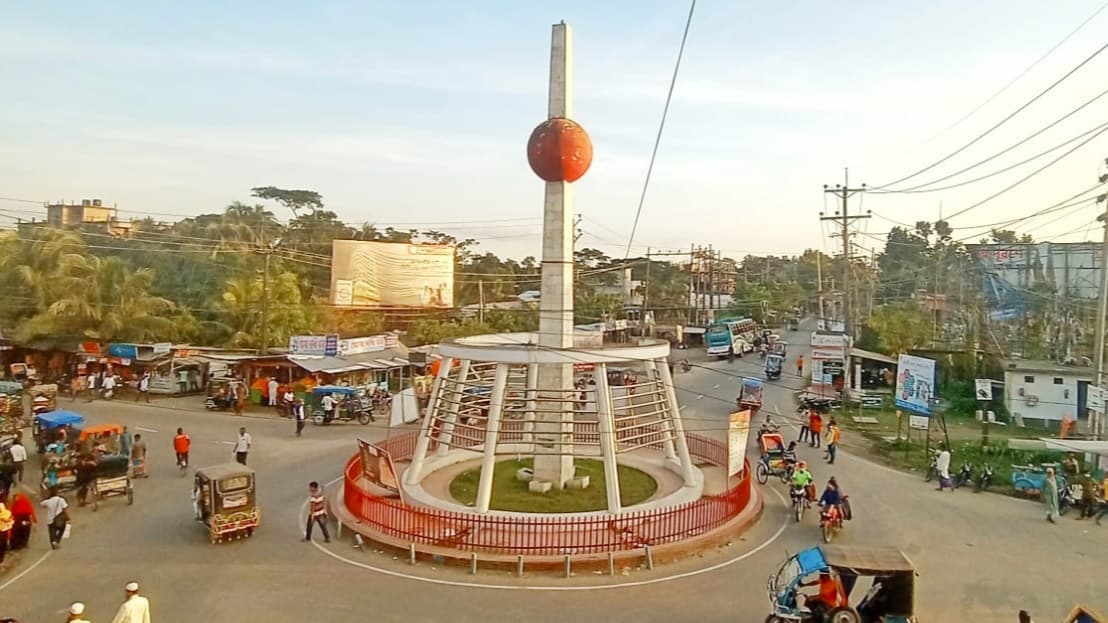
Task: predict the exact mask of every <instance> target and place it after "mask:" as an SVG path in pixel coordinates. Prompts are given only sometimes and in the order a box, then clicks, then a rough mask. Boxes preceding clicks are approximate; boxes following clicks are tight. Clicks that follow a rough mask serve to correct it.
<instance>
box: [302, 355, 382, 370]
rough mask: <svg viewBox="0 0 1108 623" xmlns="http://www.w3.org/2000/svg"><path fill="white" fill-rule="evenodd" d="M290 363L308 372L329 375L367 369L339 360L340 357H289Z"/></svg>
mask: <svg viewBox="0 0 1108 623" xmlns="http://www.w3.org/2000/svg"><path fill="white" fill-rule="evenodd" d="M289 361H291V362H293V363H295V364H296V365H298V366H300V367H301V368H304V369H305V370H307V371H308V372H326V373H327V374H340V373H342V372H352V371H355V370H364V369H365V368H364V367H363V366H361V365H358V364H356V363H351V362H349V361H346V360H345V359H339V358H338V357H293V356H290V357H289Z"/></svg>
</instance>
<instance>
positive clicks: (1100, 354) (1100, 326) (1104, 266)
mask: <svg viewBox="0 0 1108 623" xmlns="http://www.w3.org/2000/svg"><path fill="white" fill-rule="evenodd" d="M1105 163H1108V159H1106V160H1105ZM1100 183H1101V184H1108V174H1105V175H1101V176H1100ZM1106 199H1108V193H1105V194H1102V195H1100V196H1099V197H1097V198H1096V202H1097V203H1103V204H1105V206H1104V209H1105V211H1104V213H1103V214H1101V215H1100V216H1098V217H1097V220H1098V221H1102V222H1103V223H1104V245H1103V247H1102V248H1101V250H1100V302H1099V304H1098V305H1097V312H1096V373H1095V374H1094V375H1093V380H1094V381H1095V382H1096V386H1097V387H1098V388H1100V389H1101V392H1102V396H1103V390H1104V330H1105V326H1104V325H1105V316H1106V315H1108V200H1106ZM1101 409H1102V410H1101V411H1100V412H1094V413H1095V419H1092V421H1091V422H1090V427H1089V428H1091V429H1092V430H1091V432H1092V436H1093V439H1103V438H1104V428H1105V426H1104V420H1105V414H1104V410H1105V407H1104V406H1101Z"/></svg>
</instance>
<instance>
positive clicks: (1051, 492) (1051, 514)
mask: <svg viewBox="0 0 1108 623" xmlns="http://www.w3.org/2000/svg"><path fill="white" fill-rule="evenodd" d="M1043 503H1044V504H1046V520H1047V521H1049V522H1050V523H1055V521H1054V520H1055V518H1057V517H1058V480H1057V479H1056V478H1055V477H1054V468H1053V467H1048V468H1047V469H1046V478H1044V479H1043Z"/></svg>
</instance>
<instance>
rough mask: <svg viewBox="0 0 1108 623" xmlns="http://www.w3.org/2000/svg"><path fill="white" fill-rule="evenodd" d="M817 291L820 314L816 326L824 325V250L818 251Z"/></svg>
mask: <svg viewBox="0 0 1108 623" xmlns="http://www.w3.org/2000/svg"><path fill="white" fill-rule="evenodd" d="M816 293H817V295H818V297H819V316H818V317H817V318H816V327H817V328H820V327H824V326H826V325H825V324H824V320H823V251H816Z"/></svg>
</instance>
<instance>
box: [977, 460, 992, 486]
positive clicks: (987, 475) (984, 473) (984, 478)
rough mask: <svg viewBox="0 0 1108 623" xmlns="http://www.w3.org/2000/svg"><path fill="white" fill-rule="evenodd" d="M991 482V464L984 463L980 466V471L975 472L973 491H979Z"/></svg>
mask: <svg viewBox="0 0 1108 623" xmlns="http://www.w3.org/2000/svg"><path fill="white" fill-rule="evenodd" d="M992 482H993V466H992V465H989V464H988V463H985V466H984V467H983V468H981V472H980V473H979V474H977V479H976V481H975V482H974V484H973V491H974V493H980V492H981V491H984V490H985V489H988V488H989V485H991V484H992Z"/></svg>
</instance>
